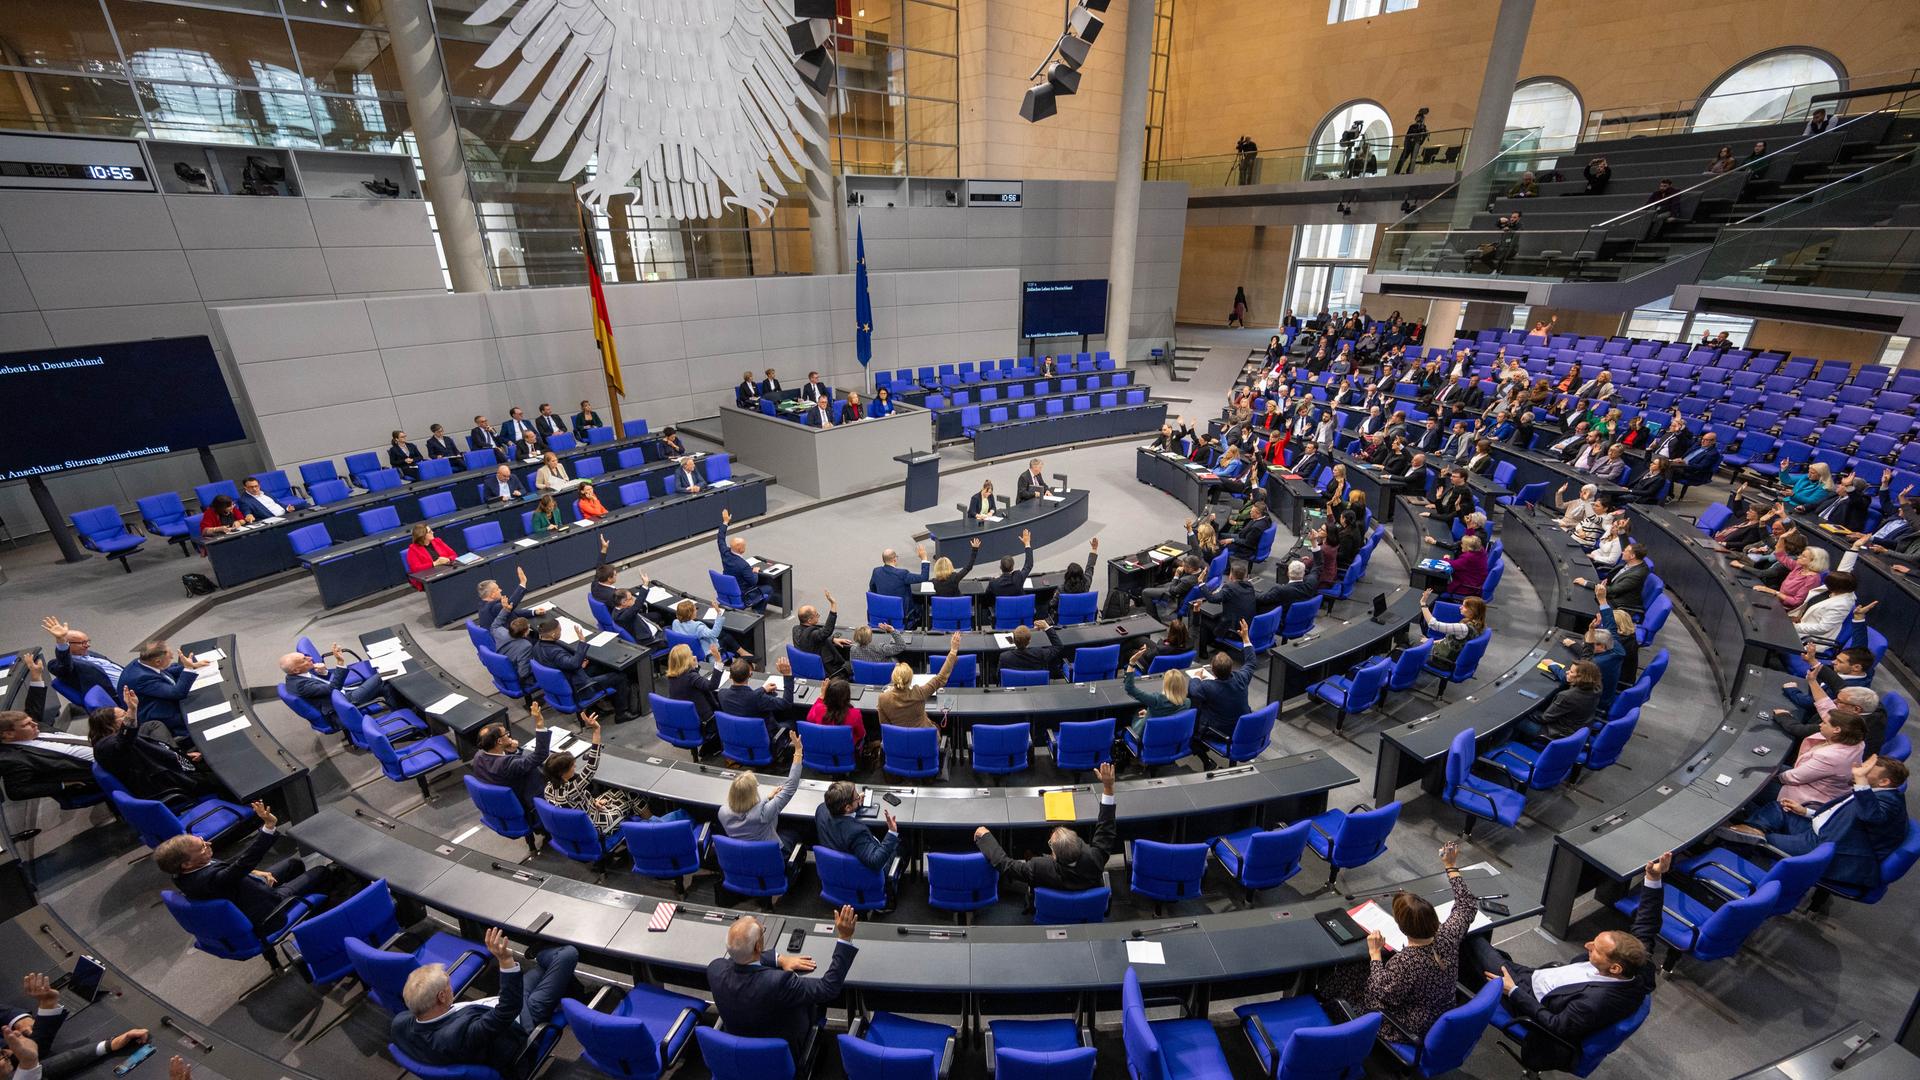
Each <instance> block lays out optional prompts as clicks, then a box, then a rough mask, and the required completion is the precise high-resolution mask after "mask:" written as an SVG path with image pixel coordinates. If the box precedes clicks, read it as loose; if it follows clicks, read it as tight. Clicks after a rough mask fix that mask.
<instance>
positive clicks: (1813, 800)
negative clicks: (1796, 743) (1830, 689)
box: [1778, 710, 1867, 806]
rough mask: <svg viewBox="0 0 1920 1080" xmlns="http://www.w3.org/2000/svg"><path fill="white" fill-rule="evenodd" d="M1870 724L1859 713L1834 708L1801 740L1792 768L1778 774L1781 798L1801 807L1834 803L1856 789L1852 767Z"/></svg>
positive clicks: (1856, 763) (1855, 762)
mask: <svg viewBox="0 0 1920 1080" xmlns="http://www.w3.org/2000/svg"><path fill="white" fill-rule="evenodd" d="M1866 737H1867V726H1866V724H1865V723H1863V722H1862V721H1861V719H1860V717H1858V716H1854V715H1851V714H1849V713H1845V712H1840V711H1837V710H1836V711H1833V712H1830V713H1828V714H1827V716H1826V717H1825V718H1824V719H1822V720H1821V721H1820V730H1819V731H1816V732H1814V733H1813V734H1811V735H1809V736H1807V737H1806V739H1805V740H1803V741H1802V742H1801V743H1800V756H1799V757H1797V758H1795V759H1794V760H1793V768H1791V769H1788V770H1786V771H1785V772H1783V773H1781V774H1780V776H1779V778H1778V779H1779V782H1780V794H1779V798H1780V799H1791V800H1793V801H1794V802H1797V803H1799V804H1800V805H1802V806H1817V805H1819V804H1822V803H1828V802H1832V801H1833V800H1834V799H1838V798H1840V797H1842V796H1844V795H1846V794H1847V792H1849V791H1851V790H1852V789H1853V767H1854V766H1855V765H1858V764H1860V760H1861V757H1862V754H1863V752H1864V751H1865V749H1866V747H1865V746H1863V745H1862V744H1863V743H1864V742H1865V741H1866Z"/></svg>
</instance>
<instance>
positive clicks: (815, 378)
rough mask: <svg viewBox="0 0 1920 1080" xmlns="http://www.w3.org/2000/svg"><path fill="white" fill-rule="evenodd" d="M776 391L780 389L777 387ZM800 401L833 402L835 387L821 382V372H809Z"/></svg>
mask: <svg viewBox="0 0 1920 1080" xmlns="http://www.w3.org/2000/svg"><path fill="white" fill-rule="evenodd" d="M775 389H778V387H775ZM800 400H801V401H820V400H825V401H832V400H833V387H831V386H828V385H827V384H826V383H823V382H821V381H820V373H819V372H817V371H809V372H807V381H806V383H805V384H804V385H802V386H801V387H800Z"/></svg>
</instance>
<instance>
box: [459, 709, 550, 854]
mask: <svg viewBox="0 0 1920 1080" xmlns="http://www.w3.org/2000/svg"><path fill="white" fill-rule="evenodd" d="M527 711H529V712H531V713H532V714H533V745H532V746H528V747H522V746H521V745H520V740H519V739H516V738H514V737H513V729H512V728H510V727H508V726H507V725H506V724H488V725H487V726H486V727H483V728H481V729H480V736H479V738H478V739H477V740H476V741H477V742H478V744H479V747H480V750H479V752H478V753H476V754H474V755H473V759H472V760H471V761H469V762H467V764H468V765H469V766H470V767H472V769H473V775H474V777H475V778H476V779H478V780H480V781H481V782H482V783H487V784H496V785H498V786H500V787H503V788H506V789H508V790H509V791H512V792H513V793H514V795H515V796H516V797H517V798H519V800H520V809H521V810H522V811H523V812H525V814H526V815H527V821H528V822H529V823H531V824H532V825H533V830H534V832H535V833H537V834H540V835H542V836H544V835H546V830H544V829H542V828H541V827H540V819H539V818H538V817H536V816H534V812H533V800H534V799H536V798H538V797H539V795H540V792H541V791H542V790H543V789H544V788H545V787H546V783H547V778H546V777H545V776H544V775H542V774H541V772H540V763H541V762H543V761H545V760H547V744H548V740H549V739H550V738H551V737H552V735H553V730H552V729H551V728H549V727H547V718H546V716H545V715H544V714H542V713H541V711H540V703H539V702H537V701H535V702H531V703H529V704H528V705H527ZM527 846H528V847H529V848H534V847H535V843H534V840H533V838H532V837H529V838H528V839H527Z"/></svg>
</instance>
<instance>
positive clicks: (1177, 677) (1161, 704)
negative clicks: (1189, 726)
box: [1121, 648, 1187, 740]
mask: <svg viewBox="0 0 1920 1080" xmlns="http://www.w3.org/2000/svg"><path fill="white" fill-rule="evenodd" d="M1149 651H1150V650H1148V649H1144V648H1143V649H1141V650H1140V651H1139V652H1137V653H1134V654H1133V659H1131V660H1129V661H1127V669H1126V671H1125V672H1123V673H1122V674H1121V682H1122V684H1123V685H1124V686H1125V687H1126V690H1127V696H1128V697H1131V698H1132V699H1133V700H1135V701H1137V702H1139V703H1140V704H1141V705H1142V706H1143V708H1141V710H1140V712H1139V714H1138V715H1136V716H1135V717H1134V718H1133V722H1132V723H1131V724H1130V725H1128V728H1129V730H1131V731H1132V732H1133V737H1134V738H1135V739H1136V740H1137V739H1139V738H1140V737H1141V736H1142V735H1143V734H1145V732H1146V730H1147V718H1148V717H1152V716H1172V715H1173V714H1174V713H1177V712H1182V711H1185V710H1186V708H1187V673H1186V672H1185V671H1182V670H1181V669H1179V668H1177V667H1176V668H1168V669H1167V670H1165V671H1163V672H1161V673H1160V692H1159V693H1157V694H1156V693H1154V692H1153V691H1151V690H1142V689H1140V688H1139V687H1138V686H1135V685H1134V683H1133V680H1134V678H1135V677H1136V676H1138V675H1140V674H1141V673H1142V672H1144V671H1145V670H1146V665H1147V664H1148V663H1150V661H1149V660H1148V659H1147V653H1148V652H1149Z"/></svg>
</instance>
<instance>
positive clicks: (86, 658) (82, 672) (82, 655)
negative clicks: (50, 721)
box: [33, 615, 125, 717]
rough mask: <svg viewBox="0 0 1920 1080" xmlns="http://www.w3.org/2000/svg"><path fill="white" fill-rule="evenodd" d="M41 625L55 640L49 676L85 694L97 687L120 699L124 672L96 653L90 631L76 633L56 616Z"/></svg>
mask: <svg viewBox="0 0 1920 1080" xmlns="http://www.w3.org/2000/svg"><path fill="white" fill-rule="evenodd" d="M40 625H41V626H43V627H45V628H46V631H47V633H48V634H50V635H52V637H53V656H52V658H51V659H49V660H47V661H46V666H47V672H48V674H51V675H52V676H53V677H54V678H56V679H59V680H60V681H61V682H63V683H66V684H67V685H68V686H71V687H72V688H73V689H74V690H75V691H77V692H79V693H81V694H83V695H84V694H85V693H86V692H87V691H88V690H91V689H94V688H96V687H97V688H99V689H100V690H101V691H102V692H104V693H105V694H106V695H107V696H108V697H109V698H117V697H119V696H120V677H121V676H122V675H123V674H125V671H124V669H122V668H121V667H120V665H119V664H116V663H114V662H113V661H112V660H109V659H107V658H106V657H105V656H101V655H99V654H98V653H95V652H94V651H93V638H92V637H91V636H89V635H88V634H87V632H86V631H84V630H75V629H73V628H72V627H70V626H68V625H67V624H66V623H63V622H61V621H60V620H59V619H57V618H55V617H54V616H52V615H49V616H47V617H46V618H44V619H41V620H40ZM33 715H34V716H35V717H38V716H39V715H40V714H39V713H37V712H36V713H34V714H33Z"/></svg>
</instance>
